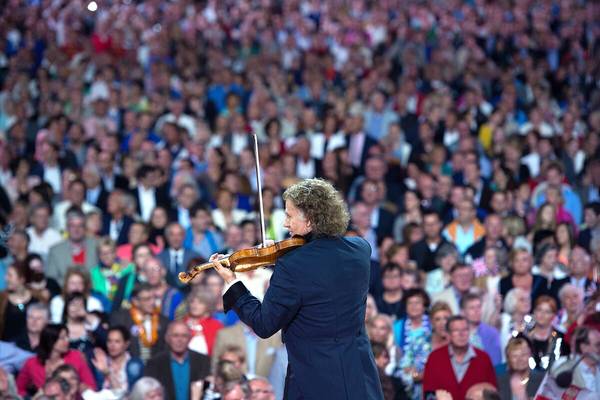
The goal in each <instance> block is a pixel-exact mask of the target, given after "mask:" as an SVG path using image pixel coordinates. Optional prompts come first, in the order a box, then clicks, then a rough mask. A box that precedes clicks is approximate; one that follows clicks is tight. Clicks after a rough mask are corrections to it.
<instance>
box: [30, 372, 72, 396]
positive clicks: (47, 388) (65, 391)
mask: <svg viewBox="0 0 600 400" xmlns="http://www.w3.org/2000/svg"><path fill="white" fill-rule="evenodd" d="M71 391H72V388H71V385H70V384H69V382H68V381H67V380H66V379H64V378H60V377H54V378H52V377H50V378H49V379H47V380H46V382H45V383H44V387H43V388H41V389H40V390H39V391H38V394H37V395H36V396H35V397H34V398H35V399H41V400H46V399H61V400H76V399H75V397H73V396H71Z"/></svg>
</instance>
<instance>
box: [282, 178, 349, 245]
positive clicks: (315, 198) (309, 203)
mask: <svg viewBox="0 0 600 400" xmlns="http://www.w3.org/2000/svg"><path fill="white" fill-rule="evenodd" d="M283 199H284V200H286V201H287V200H290V201H291V202H292V203H294V205H295V206H296V207H297V208H298V209H299V210H300V211H302V213H303V214H304V217H305V218H306V219H308V220H309V221H310V223H311V226H312V232H313V233H314V234H315V235H316V236H343V235H344V234H345V233H346V231H347V229H348V222H349V221H350V214H349V213H348V207H347V206H346V203H345V202H344V199H343V198H342V196H341V195H340V193H339V192H338V191H337V190H336V189H335V188H334V187H333V186H332V185H331V183H329V182H327V181H325V180H323V179H317V178H312V179H304V180H302V181H300V182H298V183H296V184H294V185H292V186H290V187H289V188H287V190H286V191H285V192H284V193H283Z"/></svg>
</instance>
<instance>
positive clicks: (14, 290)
mask: <svg viewBox="0 0 600 400" xmlns="http://www.w3.org/2000/svg"><path fill="white" fill-rule="evenodd" d="M25 268H26V266H25V265H24V264H21V263H13V264H11V265H10V266H9V267H8V270H7V271H6V290H4V291H2V292H0V339H2V340H5V341H8V342H14V341H15V340H17V338H18V337H19V335H21V333H22V332H24V331H25V330H26V327H27V322H26V321H27V319H26V312H27V308H28V307H29V306H30V305H32V304H35V303H37V302H38V299H36V298H35V297H34V295H33V293H32V292H31V291H30V290H29V289H28V288H27V282H26V276H25Z"/></svg>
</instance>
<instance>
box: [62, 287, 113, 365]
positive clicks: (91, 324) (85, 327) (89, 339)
mask: <svg viewBox="0 0 600 400" xmlns="http://www.w3.org/2000/svg"><path fill="white" fill-rule="evenodd" d="M100 322H101V321H100V318H99V317H98V316H97V315H95V314H93V313H88V312H87V311H86V310H85V297H84V296H83V294H81V293H72V294H71V295H69V297H67V300H66V301H65V308H64V312H63V320H62V323H63V324H64V325H65V326H66V327H67V332H68V333H69V347H70V348H71V349H75V350H79V351H80V352H81V353H83V355H85V357H86V360H87V362H88V363H89V365H90V366H91V365H92V363H91V361H92V357H93V349H94V346H96V345H104V340H105V335H106V332H105V329H104V328H103V326H102V324H101V323H100Z"/></svg>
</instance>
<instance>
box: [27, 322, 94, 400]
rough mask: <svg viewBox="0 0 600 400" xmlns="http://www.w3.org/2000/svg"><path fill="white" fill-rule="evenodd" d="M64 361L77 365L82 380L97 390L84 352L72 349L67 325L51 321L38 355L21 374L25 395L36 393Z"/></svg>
mask: <svg viewBox="0 0 600 400" xmlns="http://www.w3.org/2000/svg"><path fill="white" fill-rule="evenodd" d="M63 364H70V365H72V366H73V367H75V370H76V371H77V374H78V375H79V377H80V378H81V382H82V384H83V385H84V386H85V387H87V388H90V389H92V390H95V388H96V381H95V379H94V376H93V375H92V372H91V370H90V368H89V367H88V365H87V363H86V361H85V358H84V356H83V354H81V353H80V352H79V351H77V350H70V349H69V334H68V332H67V328H66V327H65V326H64V325H55V324H50V325H48V326H46V327H45V328H44V330H43V331H42V334H41V336H40V345H39V347H38V351H37V355H36V356H33V357H31V358H30V359H29V360H27V361H26V362H25V365H23V368H22V369H21V372H19V376H18V377H17V388H18V390H19V394H20V395H21V396H25V395H26V394H32V393H35V392H36V391H37V390H38V389H39V388H41V387H42V386H43V385H44V381H45V379H46V376H48V375H51V374H52V373H54V371H55V370H56V369H57V368H58V367H60V366H61V365H63Z"/></svg>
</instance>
